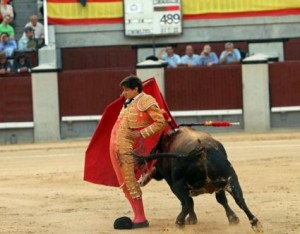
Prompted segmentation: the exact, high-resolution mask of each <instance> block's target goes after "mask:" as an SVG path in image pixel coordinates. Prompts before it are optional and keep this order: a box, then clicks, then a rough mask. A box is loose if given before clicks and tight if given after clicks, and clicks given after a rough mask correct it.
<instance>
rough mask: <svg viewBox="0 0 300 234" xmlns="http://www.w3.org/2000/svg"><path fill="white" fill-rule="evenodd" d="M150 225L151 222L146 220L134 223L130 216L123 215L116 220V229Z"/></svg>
mask: <svg viewBox="0 0 300 234" xmlns="http://www.w3.org/2000/svg"><path fill="white" fill-rule="evenodd" d="M144 227H149V222H148V221H147V220H146V221H144V222H141V223H134V222H132V221H131V219H130V218H128V217H126V216H123V217H120V218H117V219H116V220H115V222H114V229H119V230H121V229H134V228H144Z"/></svg>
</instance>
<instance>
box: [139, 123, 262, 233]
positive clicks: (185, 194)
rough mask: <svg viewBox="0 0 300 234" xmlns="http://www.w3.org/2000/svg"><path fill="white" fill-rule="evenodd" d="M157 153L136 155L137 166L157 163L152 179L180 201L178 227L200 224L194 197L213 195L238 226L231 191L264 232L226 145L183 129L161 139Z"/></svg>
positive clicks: (255, 224) (250, 217) (254, 228)
mask: <svg viewBox="0 0 300 234" xmlns="http://www.w3.org/2000/svg"><path fill="white" fill-rule="evenodd" d="M154 151H155V152H153V153H152V154H151V155H149V156H146V157H142V156H137V155H136V163H137V165H138V166H141V165H142V164H144V163H146V162H149V161H151V160H154V159H157V162H156V163H155V169H154V170H153V171H152V173H151V174H150V175H149V176H150V178H154V179H156V180H161V179H165V180H166V181H167V183H168V184H169V186H170V188H171V190H172V191H173V193H174V194H175V195H176V197H177V198H178V199H179V200H180V202H181V205H182V210H181V212H180V213H179V215H178V216H177V219H176V224H178V225H184V224H185V221H187V223H188V224H195V223H197V216H196V214H195V212H194V202H193V198H192V197H193V196H197V195H199V194H203V193H213V192H215V194H216V199H217V201H218V202H219V203H220V204H221V205H222V206H223V207H224V209H225V212H226V216H227V218H228V221H229V223H230V224H238V223H239V218H238V217H237V215H236V214H235V213H234V212H233V210H232V209H231V208H230V207H229V205H228V203H227V198H226V195H225V191H227V192H228V193H230V194H231V195H232V197H233V198H234V200H235V202H236V203H237V205H238V206H239V207H240V208H241V209H242V210H243V211H244V212H245V213H246V215H247V217H248V219H249V221H250V223H251V225H252V228H253V230H254V231H255V232H263V227H262V225H261V223H260V222H259V220H258V219H257V218H256V217H255V216H254V215H253V214H252V213H251V212H250V210H249V209H248V207H247V205H246V203H245V200H244V198H243V192H242V189H241V187H240V184H239V181H238V177H237V175H236V173H235V171H234V169H233V167H232V165H231V163H230V162H229V161H228V159H227V154H226V151H225V149H224V147H223V145H222V144H221V143H220V142H218V141H217V140H215V139H213V138H212V137H211V136H210V135H209V134H208V133H205V132H202V131H196V130H194V129H192V128H187V127H181V128H179V129H178V130H177V131H172V132H170V133H169V134H168V135H166V136H164V137H163V138H161V140H160V142H159V143H158V145H157V147H156V149H155V150H154ZM187 216H188V217H187ZM186 217H187V220H185V219H186Z"/></svg>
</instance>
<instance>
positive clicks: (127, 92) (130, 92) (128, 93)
mask: <svg viewBox="0 0 300 234" xmlns="http://www.w3.org/2000/svg"><path fill="white" fill-rule="evenodd" d="M138 94H139V92H138V87H135V88H134V89H130V88H127V87H123V92H122V95H123V96H124V97H125V98H126V99H131V98H134V97H135V96H137V95H138Z"/></svg>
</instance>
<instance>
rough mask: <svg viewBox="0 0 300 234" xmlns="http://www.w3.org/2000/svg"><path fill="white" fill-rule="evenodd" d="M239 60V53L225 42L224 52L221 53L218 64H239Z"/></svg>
mask: <svg viewBox="0 0 300 234" xmlns="http://www.w3.org/2000/svg"><path fill="white" fill-rule="evenodd" d="M240 60H241V54H240V52H239V51H238V50H237V49H235V48H234V45H233V43H231V42H227V43H226V44H225V50H224V51H223V52H222V53H221V56H220V63H221V64H227V63H239V62H240Z"/></svg>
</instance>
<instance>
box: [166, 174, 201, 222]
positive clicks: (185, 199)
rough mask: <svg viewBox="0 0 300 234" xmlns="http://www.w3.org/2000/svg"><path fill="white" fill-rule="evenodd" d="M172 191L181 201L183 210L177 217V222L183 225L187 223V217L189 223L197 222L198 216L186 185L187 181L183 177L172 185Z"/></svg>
mask: <svg viewBox="0 0 300 234" xmlns="http://www.w3.org/2000/svg"><path fill="white" fill-rule="evenodd" d="M172 191H173V193H174V194H175V195H176V197H177V198H178V199H179V200H180V202H181V207H182V208H181V212H180V213H179V215H178V216H177V218H176V224H177V225H179V226H182V225H184V224H185V218H186V217H187V215H189V216H188V218H187V222H188V224H196V223H197V216H196V214H195V211H194V201H193V199H192V198H191V197H189V192H188V189H187V187H186V183H185V181H184V180H183V179H181V180H179V181H177V182H176V183H175V184H173V186H172Z"/></svg>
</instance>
